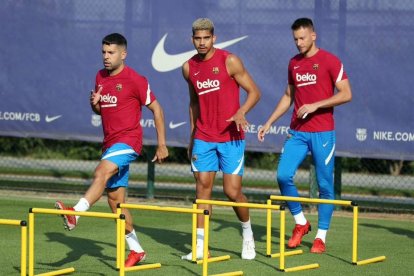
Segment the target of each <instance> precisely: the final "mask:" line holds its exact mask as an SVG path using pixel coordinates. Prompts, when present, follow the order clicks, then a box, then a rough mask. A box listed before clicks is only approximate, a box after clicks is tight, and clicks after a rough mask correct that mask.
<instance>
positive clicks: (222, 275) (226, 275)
mask: <svg viewBox="0 0 414 276" xmlns="http://www.w3.org/2000/svg"><path fill="white" fill-rule="evenodd" d="M235 275H243V271H241V270H239V271H233V272H226V273H220V274H213V275H210V276H235Z"/></svg>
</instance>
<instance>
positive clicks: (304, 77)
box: [288, 49, 348, 132]
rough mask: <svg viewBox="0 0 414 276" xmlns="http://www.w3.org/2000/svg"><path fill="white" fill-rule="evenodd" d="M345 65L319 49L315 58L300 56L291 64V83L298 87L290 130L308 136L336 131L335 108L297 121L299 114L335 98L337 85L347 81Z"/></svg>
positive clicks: (289, 71) (289, 80)
mask: <svg viewBox="0 0 414 276" xmlns="http://www.w3.org/2000/svg"><path fill="white" fill-rule="evenodd" d="M347 78H348V77H347V75H346V73H345V70H344V68H343V64H342V63H341V61H340V60H339V58H337V57H336V56H334V55H333V54H331V53H329V52H327V51H325V50H323V49H319V51H318V52H317V53H316V54H315V55H313V56H312V57H308V58H307V57H304V56H303V55H302V54H298V55H296V56H295V57H293V58H292V59H291V60H290V62H289V68H288V83H289V84H290V85H294V86H295V102H294V104H295V106H294V110H293V114H292V120H291V124H290V128H291V129H294V130H298V131H305V132H321V131H331V130H334V129H335V124H334V118H333V107H329V108H320V109H318V110H316V111H315V112H314V113H311V114H309V115H308V116H307V117H306V118H305V119H300V118H297V116H296V112H297V110H298V109H299V108H300V107H301V106H302V105H304V104H310V103H314V102H317V101H320V100H324V99H327V98H330V97H332V96H333V95H334V90H335V83H337V82H339V81H341V80H345V79H347Z"/></svg>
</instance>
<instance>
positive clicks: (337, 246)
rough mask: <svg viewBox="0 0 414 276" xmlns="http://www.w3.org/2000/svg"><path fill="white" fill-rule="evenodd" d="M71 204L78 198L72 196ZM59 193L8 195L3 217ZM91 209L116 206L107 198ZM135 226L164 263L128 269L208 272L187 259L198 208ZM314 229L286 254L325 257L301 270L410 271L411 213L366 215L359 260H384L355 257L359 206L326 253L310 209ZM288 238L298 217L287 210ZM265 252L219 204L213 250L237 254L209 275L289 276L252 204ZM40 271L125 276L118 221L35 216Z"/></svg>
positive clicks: (5, 252) (4, 237) (6, 246)
mask: <svg viewBox="0 0 414 276" xmlns="http://www.w3.org/2000/svg"><path fill="white" fill-rule="evenodd" d="M66 202H67V203H68V204H73V203H76V200H75V199H67V200H66ZM142 203H143V204H150V205H157V206H160V204H161V205H162V206H165V204H167V205H169V206H177V205H176V204H180V205H179V206H180V207H188V208H191V204H183V203H176V202H158V201H157V202H154V201H145V200H143V201H142ZM53 205H54V199H40V198H35V197H23V198H19V197H14V196H10V195H8V196H5V195H3V196H0V218H2V219H17V220H27V219H28V211H29V208H31V207H38V208H53ZM91 211H96V212H108V211H109V208H108V207H107V206H106V205H105V202H104V200H101V201H99V203H97V204H96V205H95V206H94V207H93V208H92V209H91ZM131 212H132V214H133V216H134V225H135V229H136V231H137V233H138V235H139V239H140V241H141V244H142V245H143V247H144V249H145V250H146V252H147V259H146V261H145V262H144V263H156V262H160V263H161V264H162V266H161V268H158V269H154V270H146V271H138V272H127V273H126V274H127V275H163V276H165V275H201V274H202V266H201V265H196V264H193V263H191V262H188V261H183V260H181V258H180V257H181V255H184V254H187V253H188V252H190V248H191V244H190V243H191V215H190V214H175V213H167V212H157V211H144V210H131ZM305 215H306V216H307V217H308V219H309V220H310V222H311V223H312V225H313V231H312V232H311V233H310V234H309V235H307V236H305V237H304V239H303V242H302V246H301V247H300V248H298V249H303V251H304V253H303V254H301V255H296V256H290V257H286V263H285V268H290V267H294V266H300V265H306V264H312V263H319V265H320V267H319V268H317V269H312V270H306V271H301V272H293V273H294V274H300V275H322V276H323V275H403V274H407V273H408V272H409V271H412V269H413V268H414V265H413V263H412V261H411V260H413V259H414V223H413V222H412V221H409V220H402V219H399V220H388V219H383V218H381V219H374V218H366V217H365V216H364V218H360V219H359V228H358V230H359V235H358V260H363V259H367V258H372V257H377V256H381V255H385V256H386V260H385V261H384V262H380V263H374V264H368V265H362V266H356V265H352V264H351V258H352V217H351V213H345V214H344V213H335V214H334V217H333V219H332V224H331V230H330V231H329V232H328V237H327V252H326V254H322V255H316V254H311V253H309V249H310V247H311V246H312V241H313V238H314V236H315V234H316V228H317V216H316V215H315V214H309V213H305ZM286 218H287V221H286V224H287V226H286V227H287V229H286V234H287V238H288V237H290V234H291V231H292V228H293V220H292V217H291V216H290V214H287V216H286ZM251 220H252V223H253V231H254V235H255V240H256V251H257V257H256V259H255V260H253V261H246V260H241V259H240V251H241V233H240V223H239V222H238V221H237V218H236V216H235V215H234V213H233V211H232V209H231V208H228V207H214V216H213V217H212V221H211V231H210V252H211V255H212V256H221V255H227V254H228V255H230V257H231V259H230V260H228V261H223V262H217V263H210V264H209V274H218V273H224V272H231V271H238V270H242V271H243V272H244V275H282V273H283V272H280V271H278V267H279V259H277V258H275V259H271V258H268V257H266V211H265V210H251ZM34 232H35V235H34V237H35V266H34V267H35V271H34V272H35V274H40V273H47V272H51V271H55V270H59V269H63V268H68V267H74V268H75V273H74V274H73V275H92V276H93V275H119V273H118V271H117V270H116V268H115V257H116V251H115V250H116V248H115V223H114V221H113V220H109V219H98V218H90V217H82V218H81V219H80V223H79V225H78V227H77V228H76V229H75V230H73V231H71V232H68V231H65V230H64V229H63V227H62V220H61V218H60V217H58V216H56V215H44V214H36V215H35V231H34ZM272 236H273V238H272V253H276V252H277V251H278V246H279V238H278V237H279V214H278V213H277V212H275V213H274V215H273V228H272ZM0 274H1V275H20V228H19V227H18V226H9V225H0Z"/></svg>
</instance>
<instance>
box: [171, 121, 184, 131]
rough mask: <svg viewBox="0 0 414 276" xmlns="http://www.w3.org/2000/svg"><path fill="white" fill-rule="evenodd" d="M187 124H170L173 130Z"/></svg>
mask: <svg viewBox="0 0 414 276" xmlns="http://www.w3.org/2000/svg"><path fill="white" fill-rule="evenodd" d="M186 123H187V122H180V123H177V124H174V123H173V122H172V121H171V122H170V128H171V129H174V128H177V127H180V126H182V125H185V124H186Z"/></svg>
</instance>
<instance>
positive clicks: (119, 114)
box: [95, 66, 155, 154]
mask: <svg viewBox="0 0 414 276" xmlns="http://www.w3.org/2000/svg"><path fill="white" fill-rule="evenodd" d="M98 86H102V91H101V99H100V101H99V105H100V107H101V117H102V126H103V133H104V140H103V147H102V150H103V151H105V150H106V149H107V148H109V147H110V146H112V145H113V144H115V143H125V144H127V145H129V146H130V147H132V148H133V149H134V150H135V152H137V153H138V154H140V153H141V148H142V128H141V124H140V120H141V111H142V106H143V105H149V104H150V103H152V102H153V101H154V100H155V96H154V94H153V93H152V91H151V89H150V86H149V84H148V81H147V79H146V78H145V77H143V76H141V75H139V74H138V73H137V72H135V71H134V70H133V69H132V68H130V67H128V66H125V68H124V69H123V70H122V71H121V72H120V73H119V74H117V75H115V76H109V75H108V71H107V70H105V69H102V70H100V71H99V72H98V73H97V75H96V87H95V91H97V90H98Z"/></svg>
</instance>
